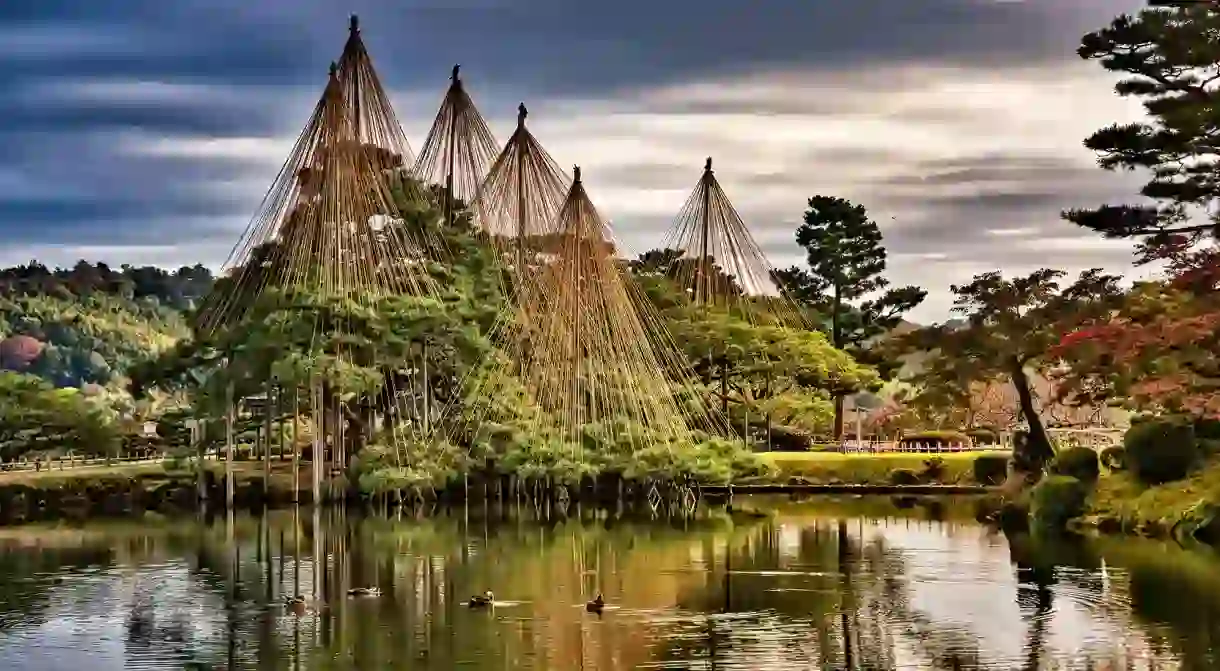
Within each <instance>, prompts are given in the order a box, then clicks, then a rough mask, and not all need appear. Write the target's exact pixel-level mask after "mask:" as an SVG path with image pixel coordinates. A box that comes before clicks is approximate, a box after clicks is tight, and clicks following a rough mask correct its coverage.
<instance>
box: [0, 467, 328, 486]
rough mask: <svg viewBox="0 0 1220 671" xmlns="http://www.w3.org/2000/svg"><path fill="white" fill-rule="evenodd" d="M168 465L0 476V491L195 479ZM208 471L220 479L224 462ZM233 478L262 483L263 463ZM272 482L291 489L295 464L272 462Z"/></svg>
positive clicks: (303, 475) (305, 475) (304, 478)
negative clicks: (88, 482)
mask: <svg viewBox="0 0 1220 671" xmlns="http://www.w3.org/2000/svg"><path fill="white" fill-rule="evenodd" d="M167 463H168V462H167ZM167 463H143V464H115V465H113V466H106V465H97V466H79V467H77V468H69V469H66V470H62V471H61V470H58V469H47V470H42V471H9V472H0V487H2V486H5V485H26V486H27V487H28V486H37V487H54V486H56V485H58V484H59V483H62V482H67V481H71V480H85V479H89V480H113V479H120V478H121V479H128V478H134V477H140V476H158V475H163V476H166V477H192V476H190V475H189V474H188V473H187V471H185V470H172V471H170V470H166V465H167ZM208 468H209V470H211V471H212V472H214V473H216V474H217V475H221V474H223V473H224V463H223V462H214V463H209V464H208ZM233 474H234V477H235V478H237V479H238V480H242V481H245V480H252V479H260V478H262V477H263V463H262V462H261V461H236V462H234V463H233ZM309 474H310V470H309V462H301V472H300V479H301V482H303V483H305V484H308V483H309ZM271 478H272V481H273V484H272V486H273V487H277V488H278V487H285V488H291V486H292V463H291V462H286V461H285V462H281V461H273V462H272V463H271Z"/></svg>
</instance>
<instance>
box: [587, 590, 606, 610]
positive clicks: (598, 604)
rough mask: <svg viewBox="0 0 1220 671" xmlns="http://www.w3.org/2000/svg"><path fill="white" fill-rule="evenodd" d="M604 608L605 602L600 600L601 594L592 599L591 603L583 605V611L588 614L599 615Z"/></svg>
mask: <svg viewBox="0 0 1220 671" xmlns="http://www.w3.org/2000/svg"><path fill="white" fill-rule="evenodd" d="M605 607H606V600H605V599H603V598H602V593H601V592H598V593H597V597H596V598H595V599H593V600H592V601H590V602H588V603H586V604H585V610H587V611H589V612H590V613H598V614H600V613H601V612H602V609H603V608H605Z"/></svg>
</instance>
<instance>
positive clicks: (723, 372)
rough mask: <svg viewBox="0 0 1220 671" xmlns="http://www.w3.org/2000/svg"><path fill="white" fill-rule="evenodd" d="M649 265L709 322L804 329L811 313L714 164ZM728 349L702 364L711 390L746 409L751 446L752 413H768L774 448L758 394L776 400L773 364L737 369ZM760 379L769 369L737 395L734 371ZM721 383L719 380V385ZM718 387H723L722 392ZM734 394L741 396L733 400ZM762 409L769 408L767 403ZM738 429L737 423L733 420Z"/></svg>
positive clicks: (725, 409) (723, 406)
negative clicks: (779, 272)
mask: <svg viewBox="0 0 1220 671" xmlns="http://www.w3.org/2000/svg"><path fill="white" fill-rule="evenodd" d="M643 261H644V262H645V263H646V264H648V265H650V266H652V268H650V269H651V270H653V271H654V272H662V273H664V274H666V275H668V276H669V278H670V279H671V280H673V281H674V282H675V283H676V284H677V286H678V287H679V288H680V289H681V290H684V291H685V292H686V293H687V295H688V296H689V297H690V301H691V306H692V308H693V310H694V311H695V312H696V313H699V314H701V315H702V317H703V318H704V319H709V318H712V319H733V318H738V319H743V320H745V321H747V322H749V323H751V324H754V325H756V326H766V327H769V328H771V329H778V330H779V331H783V330H787V329H801V330H805V329H807V327H808V323H807V320H806V318H805V313H804V312H803V311H802V309H801V308H800V306H798V305H797V304H795V303H794V302H793V301H792V300H791V299H790V298H789V297H788V296H787V295H786V294H785V293H784V292H783V291H781V288H780V287H779V285H778V284H777V282H776V279H775V275H774V268H772V266H771V264H770V262H769V261H768V260H767V258H766V255H765V254H764V253H763V251H762V249H761V248H760V247H759V246H758V244H757V242H755V240H754V238H753V237H752V236H751V235H750V232H749V229H747V227H746V225H745V222H743V221H742V219H741V216H740V215H739V214H738V213H737V210H736V208H734V207H733V204H732V202H730V201H729V198H728V196H727V195H726V194H725V192H724V189H723V188H721V186H720V183H719V181H718V180H717V179H716V174H715V172H713V170H712V159H711V158H710V157H709V158H708V159H707V162H706V163H705V164H704V168H703V174H702V175H701V176H700V178H699V182H698V184H696V186H695V189H694V191H693V192H692V193H691V195H690V197H689V198H687V200H686V202H685V204H683V206H682V209H681V210H680V211H679V212H678V215H677V217H676V218H675V220H674V224H673V227H672V228H671V229H670V231H669V233H668V234H667V235H666V237H665V239H664V242H663V243H662V245H661V250H660V251H659V252H657V253H654V254H653V255H652V257H651V258H646V259H643ZM732 358H733V357H730V356H729V352H728V350H727V349H724V348H722V349H720V350H719V351H708V352H707V353H706V354H705V356H704V360H703V361H702V362H701V364H700V365H699V368H701V370H702V377H703V382H704V384H705V385H706V389H705V391H706V392H707V393H708V395H709V396H719V397H720V410H721V414H722V415H723V416H725V417H726V418H727V417H728V416H729V414H730V403H731V402H732V403H740V404H741V405H740V409H744V413H743V416H742V417H741V418H740V419H741V421H742V425H741V426H740V427H739V429H740V430H739V431H737V432H736V433H739V434H740V435H741V436H742V438H743V439H744V440H745V441H746V442H747V443H749V441H750V434H751V430H750V428H749V427H750V409H751V407H754V408H755V410H756V412H758V414H759V415H765V417H766V420H765V425H766V436H767V442H768V443H769V442H770V437H771V421H770V410H769V409H764V408H761V407H758V406H759V405H760V404H759V399H758V398H757V396H758V395H760V394H761V395H762V396H764V397H766V396H770V395H771V394H772V393H774V392H775V391H776V389H774V388H773V387H774V378H773V376H772V374H771V365H772V364H771V363H770V362H769V361H768V360H767V357H765V356H764V357H760V358H759V360H757V361H750V362H744V363H743V362H740V361H739V362H737V363H736V364H734V363H732V362H731V360H732ZM734 365H736V366H744V367H745V368H744V369H743V370H749V371H751V372H754V373H756V372H757V371H758V370H763V371H765V375H764V376H763V379H762V380H756V381H755V383H754V384H749V383H743V384H739V385H737V386H738V387H739V390H738V392H737V393H736V394H733V393H732V392H731V391H730V388H729V384H728V380H729V377H730V375H731V373H730V369H732V368H733V367H734ZM714 377H718V378H719V383H718V384H717V383H716V381H715V380H714ZM716 387H718V388H719V389H718V390H717V389H715V388H716ZM731 396H735V398H731ZM762 405H765V403H763V404H762ZM734 424H735V425H736V424H737V422H736V421H734Z"/></svg>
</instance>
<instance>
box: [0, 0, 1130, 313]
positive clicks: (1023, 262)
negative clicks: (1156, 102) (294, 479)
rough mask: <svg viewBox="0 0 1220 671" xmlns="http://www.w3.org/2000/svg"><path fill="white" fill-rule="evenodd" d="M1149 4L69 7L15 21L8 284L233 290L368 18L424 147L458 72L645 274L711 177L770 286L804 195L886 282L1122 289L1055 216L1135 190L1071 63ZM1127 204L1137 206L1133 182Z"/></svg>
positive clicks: (944, 0) (653, 0) (3, 59)
mask: <svg viewBox="0 0 1220 671" xmlns="http://www.w3.org/2000/svg"><path fill="white" fill-rule="evenodd" d="M1141 4H1142V3H1141V2H1140V1H1139V0H1071V1H1065V0H1023V1H1022V0H749V1H748V2H747V1H746V0H667V1H665V2H658V1H657V0H614V1H613V2H601V3H581V2H574V1H573V0H351V1H349V2H334V1H333V0H261V1H260V2H250V1H249V0H173V1H172V2H167V1H165V0H92V1H91V2H88V3H84V2H79V1H69V0H39V1H38V2H4V3H0V89H3V90H4V91H5V95H4V96H3V97H0V158H2V160H0V231H2V232H3V234H4V242H3V243H2V244H0V264H4V265H8V264H12V263H18V262H24V261H27V260H29V259H32V258H36V259H39V260H41V261H43V262H44V263H47V264H49V265H55V264H70V263H72V262H74V261H75V260H76V259H79V258H82V257H84V258H88V259H90V260H104V261H107V262H110V263H114V264H118V263H124V262H126V263H137V264H140V263H152V264H157V265H179V264H184V263H195V262H203V263H205V264H208V265H212V266H216V267H219V266H220V265H221V264H223V262H224V261H225V259H226V258H227V257H228V254H229V251H230V249H231V248H232V246H233V244H234V243H235V242H236V239H237V237H238V236H239V235H240V233H241V231H242V230H243V229H244V228H245V225H246V223H247V222H248V220H249V218H250V216H251V215H252V214H253V213H254V211H255V208H256V207H257V205H258V202H259V200H260V199H261V197H262V194H263V192H264V191H265V190H266V188H267V187H268V186H269V185H270V183H271V180H272V179H273V178H274V176H275V173H276V172H277V170H278V168H279V166H280V164H281V163H282V161H283V160H284V158H285V157H286V155H287V151H288V149H289V147H290V145H291V142H292V140H293V139H294V138H295V136H296V134H297V133H298V132H299V131H300V129H301V127H302V126H303V125H304V123H305V121H306V120H307V118H308V116H309V114H310V111H311V109H312V106H313V104H314V102H315V101H316V98H317V96H318V95H319V94H320V92H321V88H322V86H323V85H324V83H325V76H326V68H327V65H328V63H329V62H330V61H331V60H333V59H334V58H336V57H337V55H338V52H339V50H340V49H341V47H342V44H343V41H344V39H345V37H346V28H347V14H348V13H351V12H356V13H358V14H359V15H360V16H361V24H362V27H363V28H364V30H363V32H364V37H365V41H366V43H367V44H368V46H369V49H370V51H371V52H372V54H373V58H374V61H375V63H376V65H377V66H378V68H379V70H380V74H381V76H382V77H383V79H384V81H385V82H386V84H387V85H388V86H389V87H390V88H391V89H392V90H393V91H394V100H395V103H396V105H397V110H398V115H399V118H400V119H401V120H402V122H403V125H404V127H405V129H406V131H407V134H408V137H409V138H411V140H412V142H413V144H414V146H415V147H416V148H418V147H419V145H420V144H421V143H422V140H423V137H424V135H425V133H426V132H427V125H428V123H429V122H430V121H431V119H432V117H433V116H434V114H435V107H436V105H437V103H438V102H439V99H440V96H441V94H442V93H443V90H444V87H445V85H446V83H447V81H446V79H447V77H448V75H449V69H450V67H451V66H452V64H453V63H459V62H460V63H461V64H462V66H463V75H464V79H465V80H466V82H467V86H468V89H469V90H470V91H471V93H472V95H474V96H475V100H476V102H477V103H478V104H479V106H480V108H481V109H482V111H483V113H484V116H486V117H487V118H488V119H489V120H490V121H491V122H492V125H493V130H495V131H496V132H497V134H498V135H499V136H500V137H501V138H503V137H505V136H506V135H507V131H509V130H510V129H511V126H512V124H513V122H514V120H515V108H516V105H517V103H518V101H520V100H525V101H526V102H527V103H528V104H529V106H530V123H531V128H533V130H534V132H535V133H536V134H537V135H538V136H539V138H540V139H541V140H542V141H543V142H544V143H545V144H546V146H547V148H548V149H549V150H550V151H551V153H552V154H553V155H554V156H555V157H556V158H557V159H558V160H559V162H560V163H561V164H563V165H571V164H573V163H579V164H580V165H581V166H582V168H583V169H584V176H585V182H586V184H587V185H588V187H589V189H590V192H591V194H592V195H593V197H594V199H595V201H596V202H597V205H598V206H599V209H600V210H602V211H603V213H605V214H606V215H607V216H609V217H610V218H611V219H612V221H613V225H614V228H615V231H616V233H617V236H618V237H619V240H620V242H621V243H622V245H623V246H624V247H626V248H627V250H628V251H630V252H639V251H643V250H645V249H648V248H649V247H651V246H653V245H655V244H656V243H657V242H658V241H659V240H660V239H661V238H662V237H663V235H664V233H665V231H666V229H667V228H668V226H669V223H670V221H671V220H672V219H673V217H674V215H675V214H676V213H677V211H678V209H679V208H680V207H681V205H682V203H683V201H684V200H685V198H686V196H687V195H688V193H689V191H690V190H691V189H692V188H693V187H694V185H695V182H696V181H697V180H698V177H699V172H700V170H701V168H702V165H703V160H704V157H706V156H709V155H710V156H713V157H715V160H716V168H717V175H718V177H719V178H720V180H721V183H722V185H723V186H724V188H725V190H726V191H727V192H728V194H729V196H730V198H732V199H733V200H734V201H735V204H736V205H737V208H738V210H739V211H740V212H741V213H742V215H743V218H745V220H746V222H747V223H748V224H749V226H750V227H751V230H752V231H753V232H754V235H755V237H756V238H757V240H758V241H759V243H760V244H761V245H762V247H763V249H764V250H765V251H766V252H767V253H768V254H769V256H770V258H771V260H772V263H773V264H774V265H776V266H786V265H791V264H793V263H797V262H799V261H800V260H801V258H802V257H801V254H800V253H799V250H798V249H797V248H796V247H795V245H794V243H793V241H792V238H793V230H794V229H795V226H796V225H797V223H798V222H799V220H800V217H801V214H802V212H803V211H804V207H805V201H806V200H807V199H808V198H809V197H810V196H812V195H815V194H822V195H836V196H842V197H846V198H849V199H852V200H854V201H856V202H859V203H861V204H864V205H865V206H866V207H868V208H869V210H870V212H871V213H872V214H873V215H874V218H876V220H877V221H878V222H879V223H880V224H881V226H882V229H883V232H884V234H885V239H886V245H887V247H888V248H889V250H890V268H891V269H890V275H891V278H892V279H893V280H894V282H896V283H903V284H905V283H915V284H920V285H923V286H925V287H927V288H928V289H929V290H930V291H931V295H930V296H929V300H928V301H927V303H926V304H925V305H924V306H923V307H921V308H920V309H919V310H918V312H917V313H915V314H914V315H912V316H913V317H914V318H916V319H918V320H921V321H928V320H940V319H943V318H945V316H946V311H947V308H948V306H949V304H950V302H951V299H950V296H949V293H948V290H947V287H948V285H949V284H951V283H954V282H962V281H965V280H968V279H969V278H970V277H971V276H972V275H973V274H975V273H978V272H982V271H987V270H996V269H1002V270H1004V271H1006V272H1010V273H1018V272H1027V271H1029V270H1032V269H1035V268H1037V267H1042V266H1052V267H1060V268H1065V269H1069V270H1075V269H1083V268H1088V267H1093V266H1103V267H1106V268H1108V269H1111V270H1114V271H1122V272H1128V271H1129V270H1130V264H1129V260H1130V249H1129V247H1128V246H1127V245H1125V244H1123V243H1114V242H1109V241H1104V240H1099V239H1098V238H1096V237H1095V236H1092V235H1090V234H1088V233H1085V232H1080V231H1078V230H1077V229H1076V228H1075V227H1073V226H1072V225H1070V224H1068V223H1066V222H1062V221H1061V220H1060V219H1059V217H1058V212H1059V211H1060V210H1061V209H1064V208H1067V207H1073V206H1089V205H1096V204H1100V203H1101V202H1104V201H1122V200H1130V198H1131V194H1133V193H1134V192H1135V189H1136V185H1137V184H1138V180H1137V179H1135V178H1134V177H1132V176H1130V175H1121V174H1113V173H1107V172H1105V171H1102V170H1100V169H1098V168H1097V167H1096V166H1095V162H1094V158H1093V156H1092V155H1091V154H1090V152H1088V151H1087V150H1085V149H1084V148H1083V147H1082V146H1081V141H1082V139H1083V138H1084V137H1085V136H1086V135H1088V134H1089V133H1090V132H1091V131H1092V130H1095V129H1096V128H1099V127H1101V126H1104V125H1106V124H1108V123H1111V122H1114V121H1119V120H1131V119H1135V118H1138V116H1139V109H1138V107H1137V106H1135V105H1133V103H1131V102H1129V101H1122V100H1119V99H1118V98H1116V97H1115V96H1114V95H1113V93H1112V91H1111V86H1112V83H1113V80H1112V79H1111V78H1110V77H1109V76H1107V75H1106V74H1105V73H1104V72H1102V71H1101V68H1100V67H1099V66H1098V65H1097V64H1096V63H1087V62H1084V61H1081V60H1080V59H1079V58H1077V57H1076V55H1075V53H1074V51H1075V47H1076V45H1077V43H1078V42H1079V39H1080V37H1081V35H1083V34H1084V33H1086V32H1088V31H1090V30H1093V29H1096V28H1099V27H1101V26H1104V25H1105V24H1106V23H1108V22H1109V20H1110V19H1111V18H1113V16H1115V15H1116V14H1118V13H1122V12H1130V11H1133V10H1135V9H1136V8H1138V7H1139V6H1140V5H1141ZM1133 180H1134V181H1133Z"/></svg>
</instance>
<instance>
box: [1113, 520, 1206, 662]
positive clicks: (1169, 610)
mask: <svg viewBox="0 0 1220 671" xmlns="http://www.w3.org/2000/svg"><path fill="white" fill-rule="evenodd" d="M1108 554H1109V555H1111V556H1114V558H1115V559H1116V560H1118V562H1119V566H1121V567H1122V568H1125V569H1126V571H1127V576H1128V581H1127V590H1128V593H1129V596H1130V599H1131V608H1132V610H1133V611H1134V612H1135V615H1136V616H1137V617H1138V618H1140V619H1141V620H1143V621H1145V622H1148V623H1150V624H1152V625H1154V626H1153V627H1152V628H1151V636H1150V638H1152V639H1153V641H1155V642H1157V643H1159V647H1161V648H1162V649H1165V650H1172V651H1173V652H1175V653H1177V656H1178V657H1179V659H1180V660H1181V668H1183V669H1214V668H1220V601H1217V600H1216V599H1215V598H1214V595H1216V594H1220V562H1217V560H1216V558H1215V557H1214V556H1213V555H1207V554H1203V553H1198V552H1188V551H1186V550H1181V549H1179V548H1167V547H1163V546H1161V544H1158V543H1138V544H1137V543H1130V544H1128V546H1126V547H1122V548H1116V549H1115V550H1114V551H1112V552H1110V553H1108Z"/></svg>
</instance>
